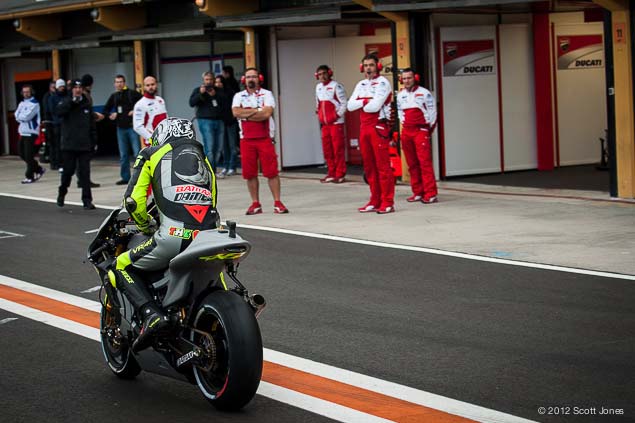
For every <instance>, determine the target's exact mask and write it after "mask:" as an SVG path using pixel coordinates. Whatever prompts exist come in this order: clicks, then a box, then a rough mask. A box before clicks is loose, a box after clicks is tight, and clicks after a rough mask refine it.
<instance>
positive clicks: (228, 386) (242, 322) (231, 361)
mask: <svg viewBox="0 0 635 423" xmlns="http://www.w3.org/2000/svg"><path fill="white" fill-rule="evenodd" d="M193 326H194V327H195V328H196V329H198V330H200V331H203V332H205V333H208V334H209V335H211V337H212V339H213V341H214V346H215V350H216V354H215V355H216V360H215V361H214V364H213V365H212V367H211V368H210V369H209V370H205V369H202V368H199V367H196V366H195V367H194V368H193V372H194V378H195V379H196V384H197V385H198V387H199V389H200V391H201V393H202V394H203V395H204V396H205V398H206V399H207V400H208V401H209V402H210V403H211V404H212V405H214V407H216V408H217V409H219V410H225V411H236V410H239V409H241V408H242V407H244V406H245V405H247V404H248V403H249V401H251V399H252V398H253V397H254V395H255V394H256V390H257V389H258V385H259V384H260V378H261V377H262V338H261V335H260V327H259V326H258V322H257V321H256V318H255V317H254V313H253V311H252V309H251V308H250V307H249V306H248V305H247V303H246V302H245V301H244V300H243V299H242V298H241V297H240V296H239V295H238V294H236V293H234V292H231V291H216V292H213V293H211V294H210V295H208V296H207V297H206V298H205V300H203V303H202V304H201V306H200V308H199V309H198V311H197V313H196V316H195V318H194V322H193ZM191 339H192V341H193V342H195V343H196V344H198V345H204V344H205V342H206V341H207V339H206V338H204V337H203V336H201V335H200V334H197V333H192V337H191Z"/></svg>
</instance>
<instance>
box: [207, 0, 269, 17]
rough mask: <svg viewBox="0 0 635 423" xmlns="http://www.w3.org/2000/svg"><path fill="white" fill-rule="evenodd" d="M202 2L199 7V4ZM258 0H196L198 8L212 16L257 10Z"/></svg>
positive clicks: (240, 13)
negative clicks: (230, 0) (229, 0)
mask: <svg viewBox="0 0 635 423" xmlns="http://www.w3.org/2000/svg"><path fill="white" fill-rule="evenodd" d="M201 3H203V6H202V7H201V6H200V4H201ZM258 3H259V2H258V0H241V1H234V2H228V1H227V0H197V1H196V4H197V5H199V8H198V10H199V11H200V12H202V13H205V14H206V15H208V16H211V17H213V18H215V17H217V16H231V15H242V14H245V13H253V12H257V11H258V6H259V4H258Z"/></svg>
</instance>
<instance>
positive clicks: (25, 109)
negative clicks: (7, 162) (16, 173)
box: [15, 84, 44, 184]
mask: <svg viewBox="0 0 635 423" xmlns="http://www.w3.org/2000/svg"><path fill="white" fill-rule="evenodd" d="M33 94H34V93H33V87H32V86H31V85H28V84H26V85H24V86H23V87H22V97H24V100H22V101H21V102H20V104H19V105H18V108H17V109H16V111H15V120H17V121H18V123H19V124H20V125H19V126H18V133H19V134H20V142H19V152H20V158H21V159H22V160H24V162H25V163H26V172H25V173H24V176H25V179H23V180H22V183H23V184H31V183H33V182H35V181H37V180H38V179H40V178H41V177H42V175H44V168H43V167H42V166H40V163H38V161H37V160H35V153H36V152H37V147H36V145H35V141H36V140H37V137H38V134H39V131H40V104H39V103H38V102H37V100H36V99H35V97H33Z"/></svg>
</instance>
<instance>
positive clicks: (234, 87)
mask: <svg viewBox="0 0 635 423" xmlns="http://www.w3.org/2000/svg"><path fill="white" fill-rule="evenodd" d="M221 76H222V77H223V78H224V79H225V81H224V82H225V87H226V88H227V90H228V92H232V93H237V92H238V91H240V85H239V84H238V81H237V80H236V76H235V75H234V68H233V67H232V66H230V65H227V66H223V72H222V73H221ZM232 98H233V97H232Z"/></svg>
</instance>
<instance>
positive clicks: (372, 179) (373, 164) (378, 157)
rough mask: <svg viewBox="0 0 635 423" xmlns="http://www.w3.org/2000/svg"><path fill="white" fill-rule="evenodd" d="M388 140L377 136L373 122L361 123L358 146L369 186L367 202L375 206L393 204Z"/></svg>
mask: <svg viewBox="0 0 635 423" xmlns="http://www.w3.org/2000/svg"><path fill="white" fill-rule="evenodd" d="M389 142H390V140H389V139H384V138H382V137H380V136H379V134H378V133H377V128H375V125H374V124H372V125H368V124H366V125H364V124H362V125H361V127H360V131H359V148H360V150H361V153H362V161H363V163H364V174H365V175H366V179H367V180H368V185H369V186H370V201H369V203H370V204H372V205H373V206H375V208H379V207H382V208H383V207H388V206H391V207H392V206H394V204H395V176H394V174H393V171H392V168H391V167H390V155H389V153H388V144H389Z"/></svg>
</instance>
